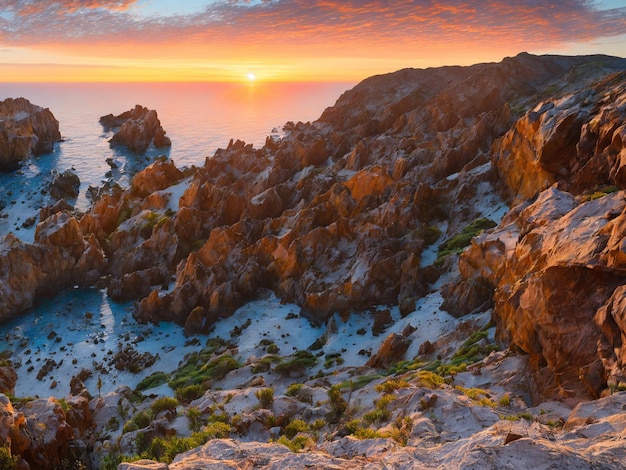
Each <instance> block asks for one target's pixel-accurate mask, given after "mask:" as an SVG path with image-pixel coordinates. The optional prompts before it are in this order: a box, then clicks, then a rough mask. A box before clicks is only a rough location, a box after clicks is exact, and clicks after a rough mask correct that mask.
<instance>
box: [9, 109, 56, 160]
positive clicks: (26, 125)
mask: <svg viewBox="0 0 626 470" xmlns="http://www.w3.org/2000/svg"><path fill="white" fill-rule="evenodd" d="M60 140H61V134H60V132H59V122H58V121H57V120H56V118H55V117H54V116H53V115H52V113H51V112H50V110H49V109H47V108H46V109H44V108H41V107H40V106H36V105H33V104H31V103H30V102H29V101H28V100H26V99H24V98H17V99H13V98H7V99H6V100H4V101H2V102H0V171H10V170H14V169H15V168H17V166H18V165H19V163H20V162H21V161H22V160H24V159H25V158H27V157H29V156H31V155H41V154H43V153H48V152H52V149H53V146H54V144H55V142H59V141H60Z"/></svg>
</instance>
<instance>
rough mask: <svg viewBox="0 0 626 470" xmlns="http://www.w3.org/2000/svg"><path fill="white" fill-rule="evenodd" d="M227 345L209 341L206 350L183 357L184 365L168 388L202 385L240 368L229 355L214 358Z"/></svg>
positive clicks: (174, 375) (175, 388)
mask: <svg viewBox="0 0 626 470" xmlns="http://www.w3.org/2000/svg"><path fill="white" fill-rule="evenodd" d="M227 345H228V343H226V342H224V341H223V340H209V341H207V347H206V348H204V349H202V350H201V351H198V352H193V353H190V354H188V355H187V356H185V361H186V362H185V364H184V365H183V366H182V367H181V368H180V369H178V371H176V372H175V373H174V374H173V377H172V378H171V379H170V381H169V382H168V385H169V386H170V388H172V389H173V390H177V389H179V388H182V387H186V386H189V385H202V384H203V383H205V382H206V381H207V380H219V379H223V378H224V377H225V376H226V374H228V373H229V372H230V371H232V370H235V369H238V368H240V367H241V364H239V362H237V360H236V359H235V358H234V357H232V356H231V355H229V354H223V355H221V356H219V357H217V358H216V357H215V354H219V353H220V352H222V351H224V350H225V349H226V347H227Z"/></svg>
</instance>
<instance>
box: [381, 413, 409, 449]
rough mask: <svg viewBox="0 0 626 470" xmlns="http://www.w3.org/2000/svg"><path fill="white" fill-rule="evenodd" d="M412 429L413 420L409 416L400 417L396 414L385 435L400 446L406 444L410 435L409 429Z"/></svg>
mask: <svg viewBox="0 0 626 470" xmlns="http://www.w3.org/2000/svg"><path fill="white" fill-rule="evenodd" d="M412 430H413V420H412V419H411V417H410V416H405V417H400V416H398V417H397V418H396V420H395V421H394V423H393V427H392V428H391V431H389V433H387V434H386V435H385V437H390V438H392V439H393V440H394V441H396V442H397V443H398V444H400V445H401V446H403V447H404V446H406V445H407V444H408V442H409V437H411V431H412Z"/></svg>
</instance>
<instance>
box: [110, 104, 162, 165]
mask: <svg viewBox="0 0 626 470" xmlns="http://www.w3.org/2000/svg"><path fill="white" fill-rule="evenodd" d="M100 124H102V126H103V127H104V128H105V129H106V130H114V131H115V133H114V134H113V137H112V138H111V143H113V144H118V145H124V146H126V147H128V148H129V149H130V150H131V151H133V152H135V153H139V154H141V153H145V152H146V150H148V147H150V145H154V146H155V147H156V148H164V147H170V146H171V145H172V142H171V141H170V139H169V137H167V136H166V135H165V130H164V129H163V127H162V126H161V121H159V118H158V116H157V112H156V111H155V110H152V109H148V108H145V107H143V106H140V105H136V106H135V108H134V109H131V110H129V111H126V112H123V113H122V114H120V115H119V116H114V115H112V114H108V115H106V116H102V117H101V118H100Z"/></svg>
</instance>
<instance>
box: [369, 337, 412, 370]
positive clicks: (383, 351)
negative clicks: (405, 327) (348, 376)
mask: <svg viewBox="0 0 626 470" xmlns="http://www.w3.org/2000/svg"><path fill="white" fill-rule="evenodd" d="M410 344H411V342H410V341H408V340H407V339H406V338H405V337H404V336H402V335H401V334H398V333H392V334H390V335H389V336H387V338H385V341H383V344H382V345H381V346H380V349H379V350H378V352H376V354H374V355H373V356H372V357H371V358H369V359H368V361H367V366H368V367H378V368H385V367H389V366H390V365H391V364H393V363H394V362H399V361H400V360H402V359H404V353H405V352H406V350H407V349H409V345H410Z"/></svg>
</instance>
